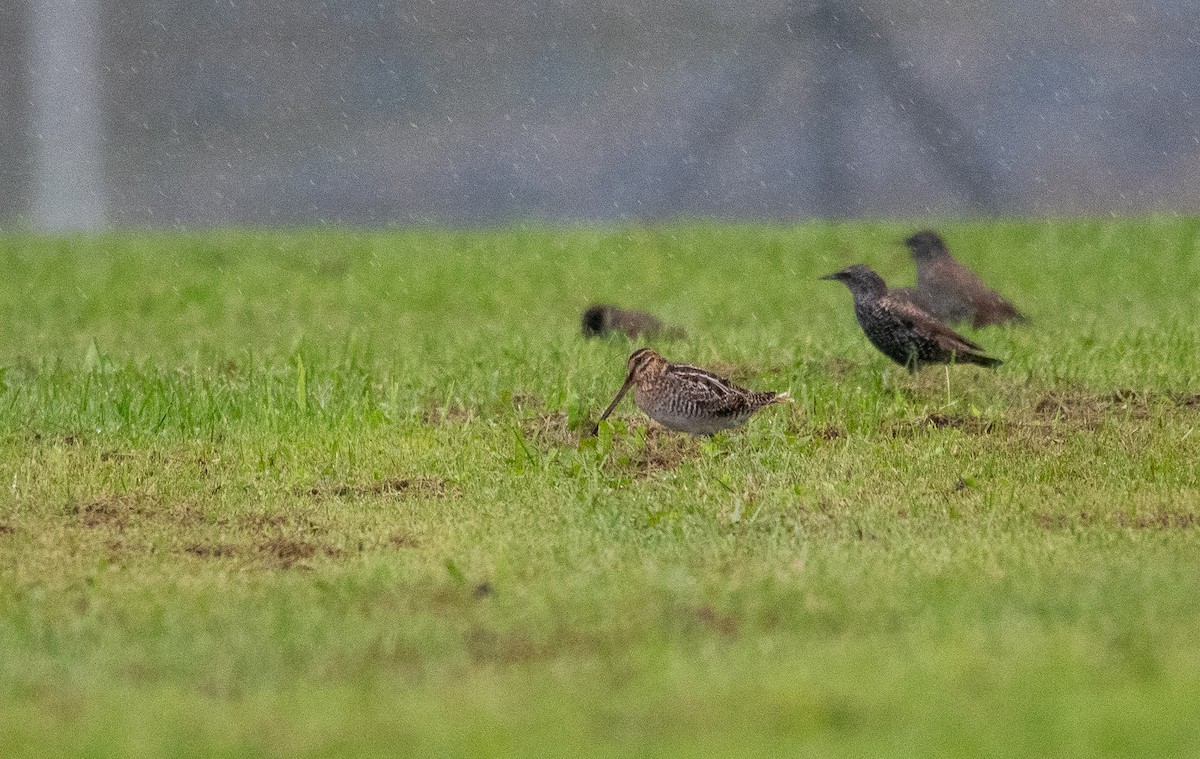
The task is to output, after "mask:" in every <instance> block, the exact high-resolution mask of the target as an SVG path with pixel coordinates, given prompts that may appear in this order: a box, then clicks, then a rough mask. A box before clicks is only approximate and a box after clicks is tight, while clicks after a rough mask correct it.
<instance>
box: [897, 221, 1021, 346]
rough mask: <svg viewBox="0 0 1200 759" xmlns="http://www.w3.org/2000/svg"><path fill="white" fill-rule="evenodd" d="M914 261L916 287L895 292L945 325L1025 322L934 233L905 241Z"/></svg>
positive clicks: (1011, 305)
mask: <svg viewBox="0 0 1200 759" xmlns="http://www.w3.org/2000/svg"><path fill="white" fill-rule="evenodd" d="M904 244H905V245H907V246H908V250H909V252H910V253H912V257H913V261H915V262H916V264H917V286H916V288H915V289H914V288H903V289H902V291H897V292H898V293H899V295H900V296H901V297H906V298H908V299H909V300H910V301H912V302H913V303H914V304H916V305H917V306H919V307H920V308H923V309H924V310H926V311H928V312H929V313H930V314H932V315H933V316H934V317H935V318H937V319H940V320H942V321H944V322H946V323H947V324H958V323H959V322H963V321H967V320H968V319H969V320H970V321H971V326H973V327H975V328H976V329H978V328H980V327H986V326H987V325H989V324H1005V323H1007V322H1024V321H1028V319H1026V317H1025V315H1024V314H1022V313H1021V312H1020V311H1018V310H1017V309H1016V307H1014V306H1013V304H1011V303H1009V302H1008V301H1007V300H1005V299H1004V298H1002V297H1001V296H1000V294H999V293H997V292H996V291H995V290H992V289H991V288H989V287H988V286H987V285H985V284H984V283H983V280H981V279H980V278H979V277H978V276H977V275H976V274H975V272H973V271H971V270H970V269H968V268H967V267H966V266H964V265H963V264H961V263H959V262H958V261H956V260H955V258H954V256H952V255H950V251H949V250H948V249H947V248H946V243H945V242H943V241H942V238H941V237H940V236H939V235H938V233H937V232H932V231H929V230H924V231H922V232H917V233H916V234H914V235H912V236H911V237H909V238H908V239H907V240H905V241H904Z"/></svg>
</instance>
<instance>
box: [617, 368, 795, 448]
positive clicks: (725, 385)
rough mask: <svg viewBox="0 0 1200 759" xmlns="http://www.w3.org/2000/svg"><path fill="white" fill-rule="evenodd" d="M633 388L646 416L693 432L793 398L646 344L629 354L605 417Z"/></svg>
mask: <svg viewBox="0 0 1200 759" xmlns="http://www.w3.org/2000/svg"><path fill="white" fill-rule="evenodd" d="M631 387H632V388H633V389H634V392H633V401H634V403H635V404H637V407H638V408H639V409H641V410H642V412H643V413H645V414H646V416H648V417H650V418H651V419H653V420H654V421H656V422H658V423H659V424H661V425H662V426H664V427H666V428H667V429H671V430H676V431H678V432H687V433H690V434H692V435H711V434H713V433H715V432H719V431H720V430H726V429H730V428H733V427H740V426H741V425H742V424H744V423H745V421H746V420H747V419H749V418H750V417H751V416H752V415H753V414H754V412H756V411H758V410H759V409H761V408H763V407H764V406H769V405H770V404H772V403H784V402H788V401H790V400H791V399H790V398H788V394H787V393H786V392H785V393H773V392H762V393H757V392H754V391H752V390H746V389H745V388H741V387H738V386H737V385H735V384H733V383H732V382H730V381H729V380H727V379H725V378H724V377H719V376H717V375H715V374H713V373H712V372H708V371H705V370H704V369H700V368H697V367H695V366H688V365H687V364H672V363H670V362H668V361H667V360H666V359H664V358H663V357H662V356H660V355H658V354H657V353H655V352H654V351H652V350H650V349H649V348H642V349H640V350H636V351H634V352H633V355H631V356H630V357H629V362H628V364H627V365H626V373H625V384H624V385H622V386H621V390H620V391H619V392H618V393H617V397H615V398H613V401H612V403H610V404H608V408H606V409H605V410H604V413H603V414H601V415H600V421H601V422H602V421H604V420H605V419H607V418H608V415H609V414H611V413H612V411H613V409H615V408H616V407H617V404H618V403H620V402H621V399H622V398H624V397H625V393H627V392H628V391H629V388H631ZM596 428H599V422H597V423H596ZM594 431H595V430H593V432H594Z"/></svg>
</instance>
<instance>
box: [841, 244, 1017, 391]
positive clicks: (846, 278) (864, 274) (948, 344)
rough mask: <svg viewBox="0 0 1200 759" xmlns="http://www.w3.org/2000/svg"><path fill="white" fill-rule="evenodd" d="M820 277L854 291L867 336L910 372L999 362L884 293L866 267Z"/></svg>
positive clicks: (877, 278)
mask: <svg viewBox="0 0 1200 759" xmlns="http://www.w3.org/2000/svg"><path fill="white" fill-rule="evenodd" d="M821 279H832V280H836V281H838V282H842V283H844V284H845V285H846V287H849V288H850V292H851V293H852V294H853V295H854V314H855V316H857V317H858V323H859V324H860V325H861V326H862V329H863V332H865V333H866V335H867V338H868V339H869V340H870V341H871V342H872V343H874V345H875V347H876V348H878V349H879V350H881V351H882V352H883V353H884V355H886V356H887V357H888V358H890V359H892V360H893V361H895V362H896V363H897V364H900V365H901V366H904V367H907V368H908V370H909V371H910V372H912V371H916V370H917V369H920V368H921V367H922V366H924V365H926V364H947V363H950V362H957V363H960V364H965V363H970V364H978V365H980V366H998V365H999V364H1000V363H1001V361H1000V359H998V358H992V357H991V356H988V355H985V354H984V353H983V348H980V347H979V346H978V345H976V344H975V343H973V342H971V341H970V340H968V339H967V338H965V337H963V336H962V335H960V334H958V333H957V332H955V331H954V330H952V329H950V328H949V327H947V326H946V325H944V324H942V323H941V322H939V321H938V320H937V319H935V318H933V316H931V315H930V314H929V313H928V312H927V311H924V310H923V309H921V308H920V307H919V306H917V305H915V304H914V303H913V302H912V301H910V300H908V299H907V298H904V297H897V296H896V294H895V293H890V292H888V288H887V284H886V283H885V282H884V281H883V278H882V277H880V276H879V275H878V274H876V273H875V271H874V270H873V269H871V267H869V266H864V265H863V264H855V265H854V266H850V267H847V268H845V269H842V270H841V271H839V272H835V273H834V274H829V275H827V276H824V277H822V278H821Z"/></svg>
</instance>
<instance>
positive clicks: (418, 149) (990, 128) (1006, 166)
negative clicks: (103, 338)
mask: <svg viewBox="0 0 1200 759" xmlns="http://www.w3.org/2000/svg"><path fill="white" fill-rule="evenodd" d="M1198 5H1200V4H1197V3H1195V2H1192V1H1191V0H1186V1H1185V0H1163V1H1162V2H1132V1H1129V0H1124V1H1122V0H1115V1H1110V0H1041V1H1039V2H1022V1H1021V0H974V1H971V0H967V1H961V0H938V1H936V2H935V1H933V0H929V1H927V2H899V1H898V0H865V1H863V2H833V1H832V0H813V1H812V2H807V3H805V2H796V3H789V2H777V1H773V0H666V1H664V2H653V1H651V0H644V1H639V0H591V1H585V0H579V1H578V2H576V1H573V0H563V1H560V2H544V1H542V0H519V1H515V0H514V1H507V0H454V1H451V0H417V1H414V2H396V3H393V2H380V1H379V0H324V1H322V0H276V1H272V2H257V1H256V0H245V1H244V0H0V226H3V227H4V228H9V229H11V228H29V227H33V228H41V229H72V228H81V229H89V228H104V227H127V226H175V225H194V226H214V225H226V224H233V225H265V226H275V225H298V224H314V223H344V224H364V225H388V224H401V225H404V224H414V223H418V224H425V223H447V224H460V225H475V224H491V223H500V222H506V221H513V220H529V219H546V220H581V219H582V220H610V219H627V218H639V219H661V218H672V217H681V216H682V217H694V216H716V217H721V218H765V219H772V220H784V221H786V220H794V219H803V218H807V217H812V216H826V217H855V216H907V215H914V214H923V215H925V214H938V215H971V216H977V215H989V214H1003V215H1017V214H1021V215H1048V214H1106V213H1121V214H1124V213H1136V212H1145V211H1179V212H1189V213H1190V212H1196V211H1197V210H1200V192H1198V190H1200V123H1198V120H1197V118H1196V99H1197V96H1198V94H1200V7H1198Z"/></svg>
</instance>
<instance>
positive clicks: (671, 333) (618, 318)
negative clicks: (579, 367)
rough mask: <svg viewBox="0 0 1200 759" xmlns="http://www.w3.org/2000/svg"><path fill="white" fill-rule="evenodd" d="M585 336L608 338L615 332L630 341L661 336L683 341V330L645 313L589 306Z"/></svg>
mask: <svg viewBox="0 0 1200 759" xmlns="http://www.w3.org/2000/svg"><path fill="white" fill-rule="evenodd" d="M582 323H583V336H584V337H607V336H608V335H611V334H613V333H614V332H621V333H623V334H624V335H625V336H626V337H628V338H629V339H630V340H636V339H638V338H639V337H642V338H645V339H647V340H653V339H654V338H656V337H659V336H665V337H669V338H671V339H682V338H683V330H682V329H679V328H678V327H668V326H666V325H664V324H663V323H662V320H661V319H659V318H658V317H657V316H651V315H650V314H648V313H646V312H645V311H628V310H626V309H623V308H617V307H616V306H612V305H608V304H599V305H595V306H588V308H587V310H586V311H584V312H583V319H582Z"/></svg>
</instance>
